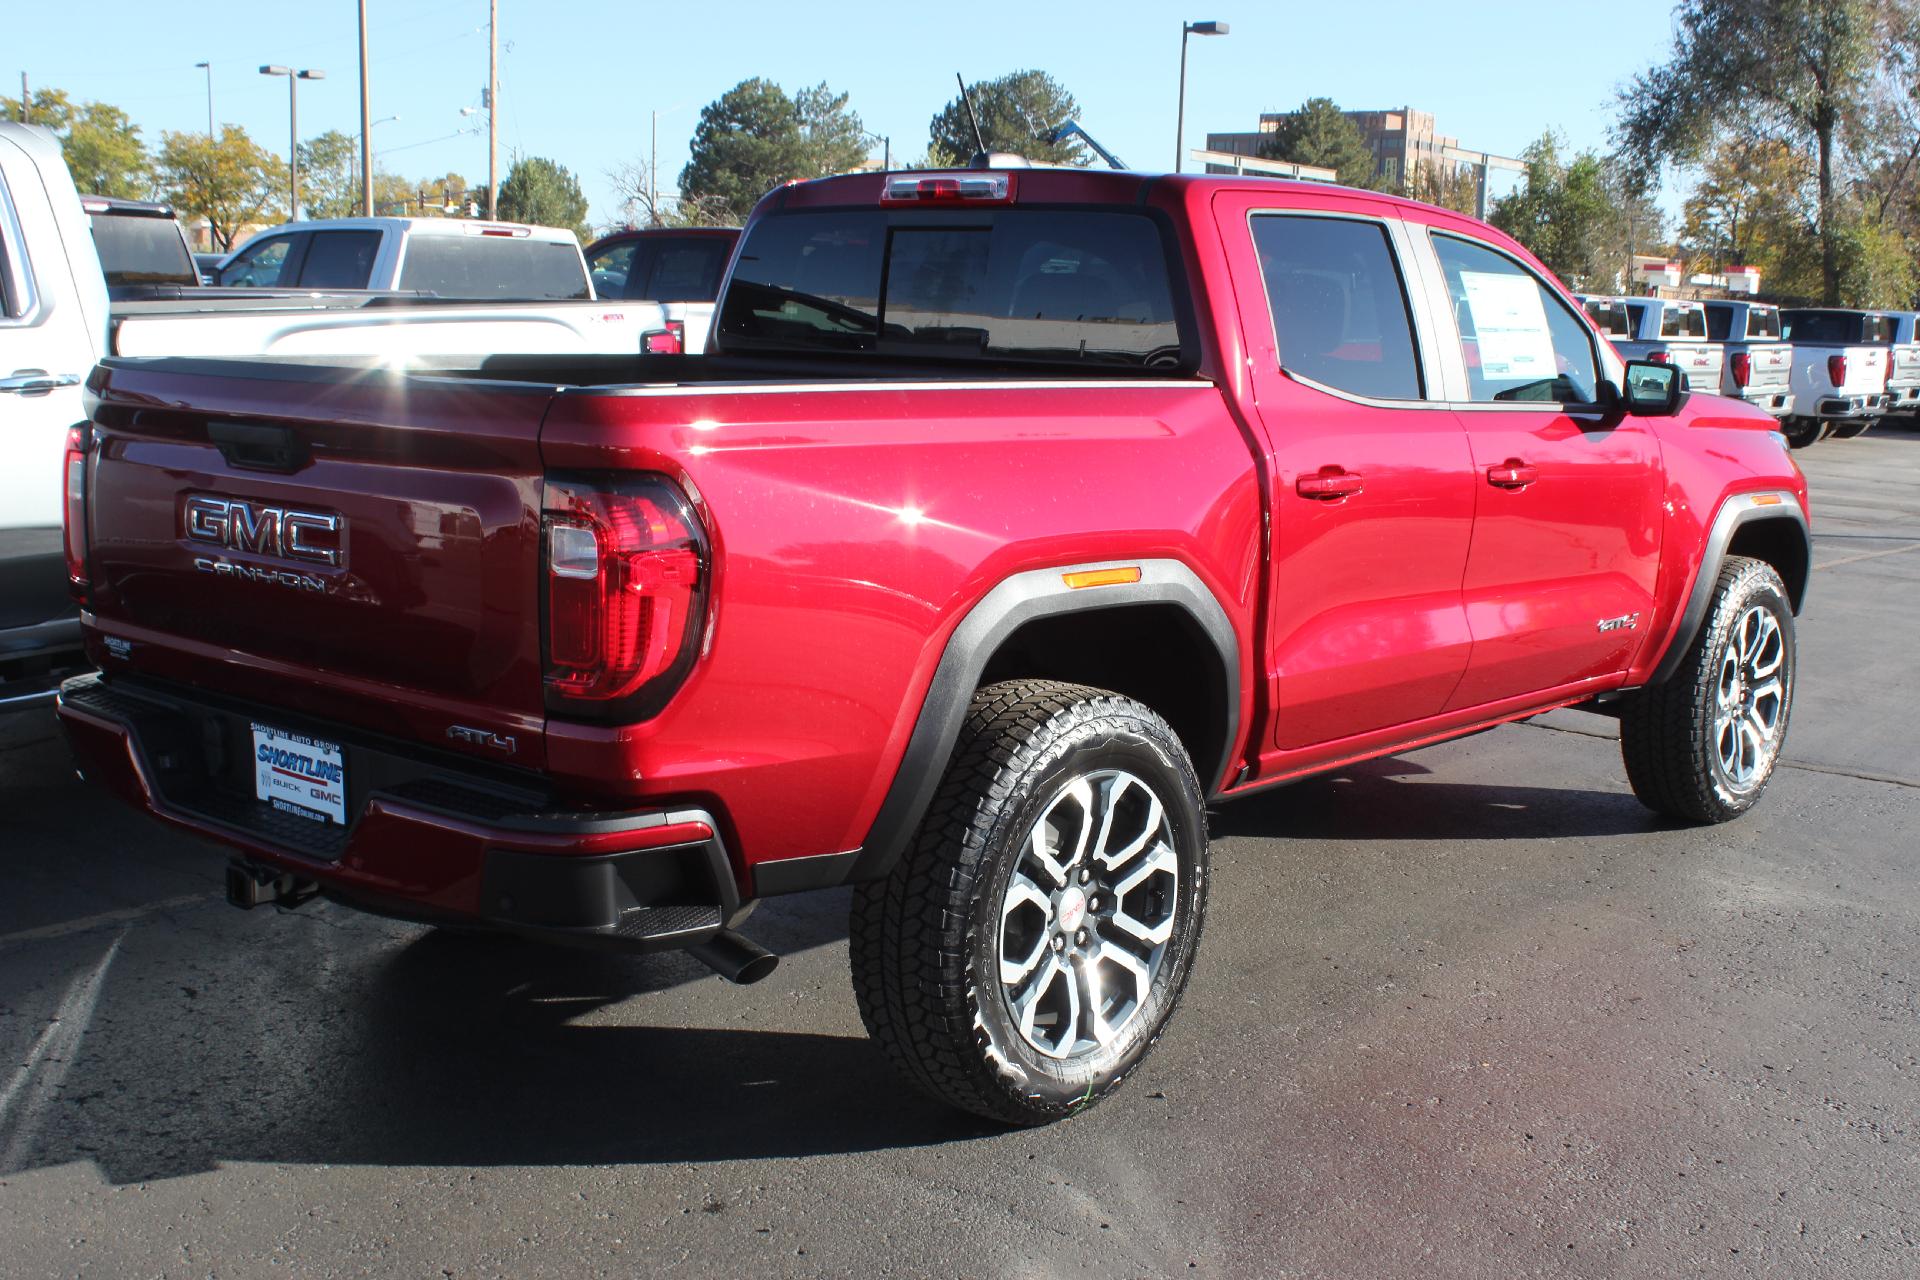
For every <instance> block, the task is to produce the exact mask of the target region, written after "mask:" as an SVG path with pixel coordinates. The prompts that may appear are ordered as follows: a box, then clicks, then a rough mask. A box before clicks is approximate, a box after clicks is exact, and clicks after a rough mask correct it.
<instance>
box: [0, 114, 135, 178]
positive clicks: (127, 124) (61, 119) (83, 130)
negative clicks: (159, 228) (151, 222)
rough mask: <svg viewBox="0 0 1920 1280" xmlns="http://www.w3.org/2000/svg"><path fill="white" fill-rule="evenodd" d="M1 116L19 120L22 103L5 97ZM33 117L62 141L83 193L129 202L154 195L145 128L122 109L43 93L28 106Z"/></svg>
mask: <svg viewBox="0 0 1920 1280" xmlns="http://www.w3.org/2000/svg"><path fill="white" fill-rule="evenodd" d="M0 115H5V116H7V117H8V118H10V119H14V120H17V119H19V118H20V102H19V99H17V98H0ZM28 117H29V119H30V120H31V122H32V123H34V124H40V125H45V126H47V127H48V128H49V129H52V130H53V132H54V135H55V136H56V137H58V138H59V139H60V150H61V152H62V154H64V155H65V157H66V161H67V170H68V171H69V172H70V173H72V174H73V185H74V186H76V187H78V188H79V189H80V190H81V191H82V192H84V193H86V194H88V195H99V196H118V197H119V198H121V199H123V200H144V199H146V198H147V197H148V196H150V195H152V194H153V160H152V158H151V157H150V156H148V155H147V148H146V144H144V143H143V142H141V140H140V127H139V126H138V125H136V124H134V123H133V120H132V118H131V117H129V116H128V115H127V113H126V112H125V111H122V110H121V109H120V108H119V107H116V106H113V105H111V104H110V103H105V102H82V103H75V102H73V101H71V100H70V99H69V98H68V97H67V93H66V91H65V90H64V89H40V90H37V91H36V92H35V93H34V95H33V101H32V102H31V103H29V104H28Z"/></svg>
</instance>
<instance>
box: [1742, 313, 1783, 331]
mask: <svg viewBox="0 0 1920 1280" xmlns="http://www.w3.org/2000/svg"><path fill="white" fill-rule="evenodd" d="M1747 336H1748V337H1749V338H1777V337H1779V336H1780V313H1779V311H1777V310H1775V309H1774V308H1773V307H1753V308H1750V309H1749V310H1748V311H1747Z"/></svg>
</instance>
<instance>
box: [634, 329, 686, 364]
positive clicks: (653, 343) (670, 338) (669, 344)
mask: <svg viewBox="0 0 1920 1280" xmlns="http://www.w3.org/2000/svg"><path fill="white" fill-rule="evenodd" d="M641 341H642V342H643V343H644V344H645V345H646V352H647V354H648V355H650V356H677V355H681V354H683V353H684V352H685V351H686V349H687V341H686V326H685V325H683V324H681V323H680V322H679V321H677V320H669V321H667V327H666V328H664V329H650V330H648V331H647V335H646V337H644V338H642V339H641Z"/></svg>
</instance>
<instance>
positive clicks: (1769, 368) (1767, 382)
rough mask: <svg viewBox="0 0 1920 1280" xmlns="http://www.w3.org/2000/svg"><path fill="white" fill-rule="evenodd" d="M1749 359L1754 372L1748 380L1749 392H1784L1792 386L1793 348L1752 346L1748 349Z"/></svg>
mask: <svg viewBox="0 0 1920 1280" xmlns="http://www.w3.org/2000/svg"><path fill="white" fill-rule="evenodd" d="M1747 358H1748V360H1749V361H1750V365H1749V367H1750V368H1751V370H1752V372H1751V374H1750V375H1749V376H1748V379H1747V389H1748V390H1750V391H1762V390H1784V389H1786V388H1787V387H1788V386H1789V385H1791V384H1792V382H1793V348H1792V347H1789V346H1786V345H1784V344H1781V345H1777V346H1768V347H1762V346H1758V345H1756V346H1751V347H1748V348H1747Z"/></svg>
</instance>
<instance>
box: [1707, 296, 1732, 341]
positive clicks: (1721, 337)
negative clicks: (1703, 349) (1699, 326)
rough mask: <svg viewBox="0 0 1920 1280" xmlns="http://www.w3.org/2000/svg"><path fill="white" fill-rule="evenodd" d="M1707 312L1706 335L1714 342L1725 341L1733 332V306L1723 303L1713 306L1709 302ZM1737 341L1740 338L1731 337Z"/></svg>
mask: <svg viewBox="0 0 1920 1280" xmlns="http://www.w3.org/2000/svg"><path fill="white" fill-rule="evenodd" d="M1706 312H1707V337H1709V338H1711V339H1712V340H1713V341H1715V342H1725V341H1727V339H1728V336H1729V335H1730V334H1732V333H1733V308H1732V307H1729V306H1725V305H1721V306H1715V305H1714V304H1713V303H1711V302H1709V303H1708V304H1707V306H1706ZM1733 340H1734V341H1735V342H1738V341H1739V340H1740V339H1738V338H1735V339H1733Z"/></svg>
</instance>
